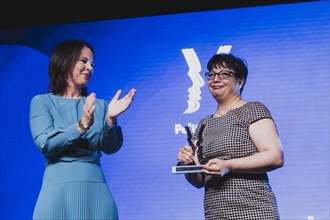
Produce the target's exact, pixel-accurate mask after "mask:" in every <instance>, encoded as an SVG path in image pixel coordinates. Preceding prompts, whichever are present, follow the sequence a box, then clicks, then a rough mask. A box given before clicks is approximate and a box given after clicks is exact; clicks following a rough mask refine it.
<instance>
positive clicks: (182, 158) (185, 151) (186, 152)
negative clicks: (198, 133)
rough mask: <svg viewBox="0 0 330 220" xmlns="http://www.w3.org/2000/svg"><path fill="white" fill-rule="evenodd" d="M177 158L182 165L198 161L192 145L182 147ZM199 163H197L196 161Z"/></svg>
mask: <svg viewBox="0 0 330 220" xmlns="http://www.w3.org/2000/svg"><path fill="white" fill-rule="evenodd" d="M177 160H178V162H179V163H181V164H182V165H188V164H190V163H192V162H193V161H195V163H196V162H197V157H196V154H195V152H194V151H193V149H192V147H191V146H188V145H184V146H183V147H181V148H180V150H179V153H178V157H177ZM196 164H197V163H196Z"/></svg>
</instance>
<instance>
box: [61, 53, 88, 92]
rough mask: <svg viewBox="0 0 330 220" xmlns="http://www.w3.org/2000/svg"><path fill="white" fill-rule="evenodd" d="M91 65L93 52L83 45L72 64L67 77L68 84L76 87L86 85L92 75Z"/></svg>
mask: <svg viewBox="0 0 330 220" xmlns="http://www.w3.org/2000/svg"><path fill="white" fill-rule="evenodd" d="M93 66H94V54H93V52H92V51H91V50H90V49H89V48H87V47H84V48H83V49H82V50H81V53H80V56H79V59H78V61H77V62H76V64H75V65H74V68H73V71H72V73H71V74H69V77H68V79H67V83H68V86H69V87H72V88H76V89H79V88H82V87H84V86H86V84H87V83H88V81H89V79H90V78H91V76H92V73H93Z"/></svg>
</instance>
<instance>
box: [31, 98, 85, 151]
mask: <svg viewBox="0 0 330 220" xmlns="http://www.w3.org/2000/svg"><path fill="white" fill-rule="evenodd" d="M47 101H48V100H47V99H45V98H43V97H42V96H40V95H37V96H35V97H34V98H33V99H32V100H31V103H30V129H31V134H32V137H33V140H34V142H35V144H36V146H37V147H38V149H39V150H40V151H41V152H42V153H43V154H45V155H46V156H53V155H56V154H58V153H60V152H62V151H64V150H66V149H67V148H68V147H69V146H70V144H72V142H74V141H75V140H76V139H77V138H79V137H80V136H81V135H80V132H79V130H78V128H77V124H76V123H72V124H71V125H69V126H66V127H60V126H59V127H55V126H54V119H53V115H52V109H51V108H50V104H48V103H47Z"/></svg>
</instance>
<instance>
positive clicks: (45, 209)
mask: <svg viewBox="0 0 330 220" xmlns="http://www.w3.org/2000/svg"><path fill="white" fill-rule="evenodd" d="M33 219H35V220H37V219H38V220H39V219H52V220H54V219H56V220H61V219H63V220H64V219H65V220H71V219H76V220H78V219H79V220H87V219H88V220H93V219H95V220H96V219H97V220H101V219H107V220H108V219H112V220H115V219H118V211H117V207H116V204H115V201H114V199H113V196H112V194H111V192H110V190H109V188H108V185H107V183H106V180H105V178H104V174H103V171H102V169H101V167H100V166H99V165H98V164H94V163H89V162H58V163H55V164H51V165H47V166H46V168H45V172H44V177H43V183H42V188H41V190H40V193H39V196H38V200H37V203H36V206H35V209H34V213H33Z"/></svg>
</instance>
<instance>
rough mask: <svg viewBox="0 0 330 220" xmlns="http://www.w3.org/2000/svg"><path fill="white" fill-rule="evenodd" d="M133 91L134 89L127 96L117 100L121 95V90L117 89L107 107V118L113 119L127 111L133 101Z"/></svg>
mask: <svg viewBox="0 0 330 220" xmlns="http://www.w3.org/2000/svg"><path fill="white" fill-rule="evenodd" d="M135 91H136V90H135V89H131V90H130V91H129V93H128V94H127V95H125V96H124V97H123V98H121V99H119V97H120V95H121V93H122V90H120V89H119V90H118V91H117V92H116V94H115V96H114V97H113V98H112V100H111V101H110V103H109V105H108V113H107V116H108V118H115V117H117V116H118V115H120V114H121V113H123V112H124V111H125V110H126V109H128V107H129V106H130V105H131V103H132V101H133V98H134V95H135Z"/></svg>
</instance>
